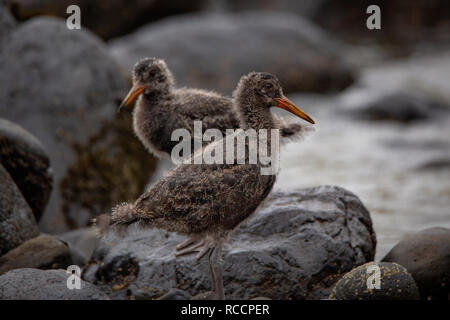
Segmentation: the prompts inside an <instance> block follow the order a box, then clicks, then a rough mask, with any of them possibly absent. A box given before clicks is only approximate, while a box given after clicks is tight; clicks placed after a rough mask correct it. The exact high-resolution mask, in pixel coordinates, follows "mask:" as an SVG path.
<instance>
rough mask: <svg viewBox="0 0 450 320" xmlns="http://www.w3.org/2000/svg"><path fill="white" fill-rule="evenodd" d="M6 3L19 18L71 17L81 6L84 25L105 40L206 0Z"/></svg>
mask: <svg viewBox="0 0 450 320" xmlns="http://www.w3.org/2000/svg"><path fill="white" fill-rule="evenodd" d="M6 2H7V3H9V6H10V8H11V11H12V12H13V13H14V15H15V16H16V17H17V18H18V19H19V20H25V19H29V18H31V17H34V16H37V15H47V16H56V17H61V18H67V17H68V14H67V13H66V10H67V7H68V6H70V5H78V6H79V7H80V9H81V24H82V27H85V28H88V29H90V30H91V31H92V32H94V33H96V34H97V35H99V36H100V37H102V38H103V39H110V38H112V37H117V36H119V35H122V34H125V33H128V32H130V31H131V30H133V29H135V28H136V27H138V26H140V25H142V24H145V23H148V22H150V21H154V20H157V19H160V18H163V17H165V16H168V15H173V14H180V13H184V12H191V11H197V10H200V9H201V8H202V7H203V6H204V4H205V2H206V0H181V1H180V0H154V1H146V0H134V1H132V2H130V1H127V0H109V1H108V5H105V4H104V3H102V2H98V1H89V0H33V1H30V0H6ZM119 13H120V14H119ZM111 21H114V23H111Z"/></svg>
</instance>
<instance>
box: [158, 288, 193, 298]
mask: <svg viewBox="0 0 450 320" xmlns="http://www.w3.org/2000/svg"><path fill="white" fill-rule="evenodd" d="M191 298H192V297H191V295H190V294H189V293H187V292H186V291H183V290H180V289H172V290H170V291H169V292H167V293H166V294H165V295H163V296H162V297H159V298H158V300H190V299H191Z"/></svg>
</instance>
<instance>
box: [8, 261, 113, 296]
mask: <svg viewBox="0 0 450 320" xmlns="http://www.w3.org/2000/svg"><path fill="white" fill-rule="evenodd" d="M68 277H69V274H68V273H67V272H66V271H65V270H46V271H44V270H39V269H31V268H24V269H16V270H11V271H9V272H7V273H5V274H4V275H2V276H0V300H108V296H107V295H105V294H104V293H103V292H102V291H101V290H100V289H98V288H96V287H95V286H94V285H92V284H90V283H88V282H85V281H83V280H80V281H81V286H80V289H77V288H74V289H69V288H68V286H67V280H68Z"/></svg>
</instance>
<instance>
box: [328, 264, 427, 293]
mask: <svg viewBox="0 0 450 320" xmlns="http://www.w3.org/2000/svg"><path fill="white" fill-rule="evenodd" d="M373 265H374V263H373V262H369V263H366V264H364V265H362V266H359V267H357V268H355V269H353V270H352V271H350V272H348V273H347V274H346V275H344V276H343V277H342V279H340V280H339V281H338V282H337V283H336V285H335V286H334V288H333V290H332V292H331V294H330V299H336V300H418V299H419V291H418V289H417V286H416V283H415V282H414V279H413V277H412V276H411V274H410V273H408V270H406V268H405V267H403V266H401V265H399V264H397V263H387V262H381V263H377V264H375V265H376V266H377V267H378V270H379V280H380V281H379V283H378V284H379V287H377V286H378V284H377V282H376V281H375V280H374V279H375V272H377V271H375V270H376V269H374V268H373ZM371 266H372V267H371ZM371 281H372V284H371V287H370V288H369V285H368V283H369V284H370V282H371ZM372 285H373V287H372Z"/></svg>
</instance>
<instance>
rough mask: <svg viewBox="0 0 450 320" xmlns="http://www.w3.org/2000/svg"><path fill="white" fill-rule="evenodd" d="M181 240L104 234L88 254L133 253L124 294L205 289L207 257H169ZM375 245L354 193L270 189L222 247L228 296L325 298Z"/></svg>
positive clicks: (154, 233) (153, 233)
mask: <svg viewBox="0 0 450 320" xmlns="http://www.w3.org/2000/svg"><path fill="white" fill-rule="evenodd" d="M184 239H185V238H184V237H182V236H180V235H176V234H173V233H167V232H164V231H161V230H155V229H154V230H148V231H145V232H138V231H137V232H132V233H131V234H130V235H129V236H127V237H126V238H125V239H117V238H115V237H114V236H113V235H108V236H107V237H105V238H103V239H102V241H101V242H100V245H99V250H100V251H101V254H98V255H97V254H96V253H94V254H93V257H98V258H100V259H99V261H93V263H92V265H91V268H94V269H93V270H95V267H97V268H98V266H99V265H101V264H102V263H103V261H113V260H114V258H115V257H123V256H126V255H130V256H132V257H134V258H135V259H137V261H139V273H138V275H137V278H136V280H135V281H134V282H132V283H130V284H129V286H128V287H127V288H126V290H122V293H121V294H122V298H125V297H126V296H127V292H128V294H129V295H130V296H145V297H148V298H158V297H160V296H162V295H164V294H165V293H167V291H168V290H170V289H171V288H174V287H175V288H178V289H181V290H185V291H187V292H188V293H189V294H191V295H193V296H195V295H198V294H200V293H201V294H203V295H204V293H205V292H206V291H208V290H210V279H209V267H208V262H207V259H202V260H201V261H200V262H197V261H196V259H195V257H193V256H186V257H179V258H175V257H174V252H175V245H176V244H178V243H180V242H181V241H183V240H184ZM102 243H103V244H102ZM114 243H115V244H114ZM375 245H376V238H375V233H374V231H373V228H372V222H371V219H370V215H369V212H368V211H367V210H366V208H365V207H364V205H363V204H362V203H361V201H360V200H359V199H358V197H356V196H355V195H354V194H352V193H350V192H348V191H346V190H344V189H342V188H339V187H332V186H323V187H317V188H311V189H304V190H300V191H296V192H289V193H287V192H274V193H273V195H272V196H271V197H270V198H269V199H268V200H267V202H266V203H265V204H264V206H263V207H262V208H261V209H260V210H259V211H258V212H257V213H256V214H255V215H254V216H253V217H252V218H250V219H249V220H248V221H247V222H245V223H243V224H241V225H240V226H239V227H238V228H237V230H235V232H234V233H233V234H232V236H231V239H230V241H229V244H228V245H226V246H225V248H224V254H223V261H224V285H225V290H226V295H227V298H229V299H248V298H253V297H258V296H265V297H268V298H271V299H289V298H292V299H304V298H308V299H320V298H325V297H328V295H329V292H330V290H331V287H332V285H333V284H334V283H335V282H336V281H337V280H338V279H339V278H340V277H341V276H342V275H343V274H344V273H345V272H347V271H349V270H351V269H352V268H354V267H355V266H358V265H361V264H363V263H365V262H367V261H371V260H373V257H374V254H375ZM108 249H109V251H108ZM105 254H106V255H105ZM101 257H104V258H103V261H102V260H101ZM93 260H95V258H94V259H93ZM94 273H95V272H94ZM91 274H92V273H91ZM85 279H87V278H85ZM90 281H93V280H92V278H91V280H90ZM94 281H95V280H94Z"/></svg>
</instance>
